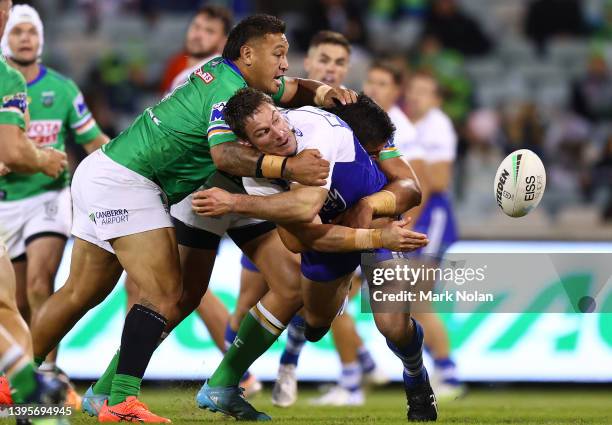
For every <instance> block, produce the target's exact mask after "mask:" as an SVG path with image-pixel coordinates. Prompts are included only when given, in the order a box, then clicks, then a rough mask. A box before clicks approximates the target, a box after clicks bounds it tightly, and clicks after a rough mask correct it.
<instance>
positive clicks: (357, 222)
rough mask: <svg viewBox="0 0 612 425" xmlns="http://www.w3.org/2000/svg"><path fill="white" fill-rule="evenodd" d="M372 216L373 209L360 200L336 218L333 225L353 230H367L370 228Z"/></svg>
mask: <svg viewBox="0 0 612 425" xmlns="http://www.w3.org/2000/svg"><path fill="white" fill-rule="evenodd" d="M373 215H374V209H373V208H372V207H371V206H370V204H369V203H368V202H367V201H364V200H363V199H362V200H360V201H359V202H357V203H356V204H355V205H353V206H352V207H350V208H349V209H348V210H346V211H345V212H344V213H342V214H340V215H339V216H338V217H336V218H335V219H334V220H333V223H334V224H339V225H342V226H347V227H352V228H353V229H369V228H370V227H371V226H372V218H373Z"/></svg>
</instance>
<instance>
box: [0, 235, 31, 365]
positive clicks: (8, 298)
mask: <svg viewBox="0 0 612 425" xmlns="http://www.w3.org/2000/svg"><path fill="white" fill-rule="evenodd" d="M2 251H3V248H2V246H0V254H1V253H2ZM0 324H2V327H3V328H4V330H5V331H6V332H8V334H9V335H10V336H11V340H12V341H14V342H15V343H16V344H18V345H19V347H21V349H22V350H23V352H24V353H25V354H26V355H27V356H29V357H31V356H32V338H31V337H30V332H29V330H28V325H27V324H26V322H25V321H24V320H23V318H22V317H21V314H19V310H18V309H17V303H16V301H15V275H14V274H13V266H12V265H11V262H10V261H9V259H8V257H7V256H6V254H4V255H1V256H0Z"/></svg>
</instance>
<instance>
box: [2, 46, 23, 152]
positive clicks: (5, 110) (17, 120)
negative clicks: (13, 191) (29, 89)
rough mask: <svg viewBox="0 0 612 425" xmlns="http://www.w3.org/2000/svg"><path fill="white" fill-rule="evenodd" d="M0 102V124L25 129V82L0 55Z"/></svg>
mask: <svg viewBox="0 0 612 425" xmlns="http://www.w3.org/2000/svg"><path fill="white" fill-rule="evenodd" d="M0 100H1V101H2V102H1V103H0V124H7V125H16V126H19V127H20V128H22V129H25V112H26V110H27V109H28V103H27V95H26V82H25V80H24V78H23V76H22V75H21V73H20V72H19V71H16V70H14V69H13V68H11V67H10V66H9V64H8V63H6V60H5V59H4V56H2V55H0ZM1 160H2V159H1V158H0V161H1Z"/></svg>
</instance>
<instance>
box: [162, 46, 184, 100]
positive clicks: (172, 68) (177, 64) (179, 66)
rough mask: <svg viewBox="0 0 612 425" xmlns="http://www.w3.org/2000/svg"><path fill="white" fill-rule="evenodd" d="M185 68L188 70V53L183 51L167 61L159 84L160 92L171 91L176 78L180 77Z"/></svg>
mask: <svg viewBox="0 0 612 425" xmlns="http://www.w3.org/2000/svg"><path fill="white" fill-rule="evenodd" d="M185 68H187V52H186V51H185V49H183V50H182V51H180V52H178V53H175V54H174V55H172V56H171V57H170V58H169V59H168V60H167V61H166V64H165V66H164V71H163V73H162V77H161V82H160V84H159V92H160V93H167V92H168V91H169V90H170V86H171V85H172V81H173V80H174V77H176V76H177V75H179V74H180V73H181V72H182V71H183V70H184V69H185Z"/></svg>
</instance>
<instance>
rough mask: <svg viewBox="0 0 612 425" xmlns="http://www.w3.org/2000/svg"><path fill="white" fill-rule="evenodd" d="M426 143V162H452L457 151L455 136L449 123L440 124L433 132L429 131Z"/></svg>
mask: <svg viewBox="0 0 612 425" xmlns="http://www.w3.org/2000/svg"><path fill="white" fill-rule="evenodd" d="M427 138H428V140H427V141H426V146H427V161H428V162H445V161H454V160H455V156H456V149H457V135H456V134H455V130H454V129H453V125H452V124H451V123H450V122H445V123H440V125H439V126H437V128H436V129H435V131H431V132H430V133H429V135H428V137H427Z"/></svg>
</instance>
